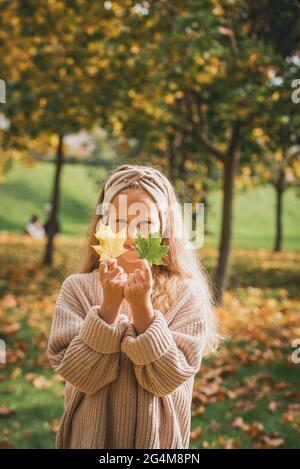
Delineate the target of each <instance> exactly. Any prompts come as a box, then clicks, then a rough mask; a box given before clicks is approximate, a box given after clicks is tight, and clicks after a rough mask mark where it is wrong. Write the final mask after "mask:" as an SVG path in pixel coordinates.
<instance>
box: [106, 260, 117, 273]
mask: <svg viewBox="0 0 300 469" xmlns="http://www.w3.org/2000/svg"><path fill="white" fill-rule="evenodd" d="M116 265H117V259H115V258H113V259H108V268H109V270H110V271H112V270H113V269H114V268H115V267H116Z"/></svg>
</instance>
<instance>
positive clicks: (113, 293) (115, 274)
mask: <svg viewBox="0 0 300 469" xmlns="http://www.w3.org/2000/svg"><path fill="white" fill-rule="evenodd" d="M99 279H100V283H101V285H102V289H103V302H102V305H101V308H100V313H101V317H103V319H105V320H107V321H108V322H114V321H115V320H116V318H117V316H118V313H119V310H120V307H121V304H122V302H123V299H124V292H123V286H124V284H125V283H126V281H127V274H126V273H125V272H124V269H123V268H122V267H120V266H118V265H117V260H116V259H108V260H105V261H101V262H100V264H99Z"/></svg>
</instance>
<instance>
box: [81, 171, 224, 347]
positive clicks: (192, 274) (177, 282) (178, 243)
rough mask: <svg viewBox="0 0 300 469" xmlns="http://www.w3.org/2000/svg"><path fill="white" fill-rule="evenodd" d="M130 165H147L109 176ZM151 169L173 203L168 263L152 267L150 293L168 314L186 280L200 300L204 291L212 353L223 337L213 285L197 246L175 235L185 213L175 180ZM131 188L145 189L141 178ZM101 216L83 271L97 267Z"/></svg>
mask: <svg viewBox="0 0 300 469" xmlns="http://www.w3.org/2000/svg"><path fill="white" fill-rule="evenodd" d="M130 168H132V169H135V168H140V169H143V168H145V166H138V165H120V166H118V167H117V168H115V169H114V170H113V171H112V173H111V174H110V175H109V177H110V176H111V175H112V174H115V173H117V172H119V171H122V170H125V169H130ZM152 170H154V171H155V173H156V174H157V176H158V177H160V178H161V179H162V180H163V181H164V183H165V184H166V192H167V197H168V203H169V207H170V210H169V214H168V216H169V217H168V225H169V226H168V238H163V240H162V244H167V245H169V252H168V254H167V256H166V257H165V258H164V264H165V265H153V267H152V274H153V279H154V285H153V290H152V297H151V299H152V304H153V307H154V308H156V309H159V310H160V311H161V312H162V313H163V314H165V313H166V312H167V311H168V310H169V308H170V307H171V306H172V305H173V304H174V302H176V300H177V298H178V297H179V295H180V294H181V293H182V291H183V290H182V288H183V286H184V281H185V280H187V279H190V280H191V281H190V282H189V285H190V288H191V289H192V293H193V294H194V295H195V297H196V298H199V302H200V297H199V291H201V295H202V296H201V303H203V292H204V294H205V302H206V306H205V309H206V311H205V315H206V317H205V319H206V324H207V330H206V333H207V340H206V349H205V355H209V354H211V353H215V352H216V351H217V348H218V345H219V341H220V339H222V337H221V335H220V334H219V331H218V321H217V317H216V313H215V300H214V296H213V293H212V290H213V287H212V285H211V284H210V281H209V278H208V275H207V273H206V270H205V269H204V267H203V265H202V263H201V262H200V259H199V255H198V254H197V251H196V249H187V248H186V246H187V243H188V242H189V241H188V239H187V238H185V236H183V237H175V236H174V233H175V226H176V224H178V217H181V219H180V222H182V214H181V211H174V210H172V207H174V206H175V205H176V203H177V205H178V204H179V201H178V199H177V196H176V194H175V191H174V189H173V186H172V184H171V183H170V181H169V180H168V179H167V178H166V177H165V176H164V174H163V173H162V172H161V171H160V170H159V169H156V168H152ZM107 180H108V177H107V178H106V181H107ZM106 181H104V183H103V187H102V190H101V192H100V194H99V197H98V200H97V204H96V207H97V206H98V205H99V204H101V203H102V202H103V199H104V186H105V183H106ZM132 188H137V189H141V190H144V189H142V188H141V187H140V185H139V183H138V181H135V182H133V183H132V184H131V185H130V186H129V187H128V189H132ZM100 219H101V215H99V214H97V213H96V210H94V213H93V215H92V217H91V221H90V224H89V227H88V231H87V235H86V239H85V243H84V247H83V249H84V253H83V258H82V262H81V264H80V266H79V272H80V273H88V272H92V271H93V270H95V269H96V268H98V261H99V256H98V254H97V253H96V251H95V250H94V249H93V248H92V247H91V245H93V244H95V243H96V244H97V243H98V240H97V239H96V238H95V236H94V234H95V232H96V228H97V225H98V223H99V220H100Z"/></svg>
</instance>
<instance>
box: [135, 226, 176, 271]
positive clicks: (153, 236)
mask: <svg viewBox="0 0 300 469" xmlns="http://www.w3.org/2000/svg"><path fill="white" fill-rule="evenodd" d="M161 241H162V238H161V236H160V234H159V233H150V235H149V236H148V237H147V238H144V237H143V236H141V234H140V233H138V234H137V237H136V238H135V240H134V248H135V250H136V252H137V254H138V256H139V258H140V259H147V261H148V262H149V265H150V267H151V266H152V264H155V265H164V262H163V260H162V259H163V258H164V257H165V256H166V255H167V253H168V251H169V246H165V245H161Z"/></svg>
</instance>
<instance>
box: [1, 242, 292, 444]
mask: <svg viewBox="0 0 300 469" xmlns="http://www.w3.org/2000/svg"><path fill="white" fill-rule="evenodd" d="M81 242H82V241H81V239H76V238H66V237H63V236H59V237H57V240H56V252H55V258H54V263H53V266H52V267H47V268H45V267H44V266H43V265H42V263H41V259H42V254H43V249H44V241H39V242H37V241H35V242H32V241H31V240H29V239H27V238H26V237H24V236H18V235H6V234H5V233H3V234H2V235H1V236H0V249H1V255H0V293H1V299H0V331H1V339H4V340H5V342H6V348H7V363H6V364H2V365H0V395H1V402H0V447H2V448H53V447H54V441H55V433H56V431H57V428H58V424H59V419H60V417H61V415H62V412H63V383H64V382H63V379H62V378H60V377H59V376H57V375H55V374H54V373H53V371H52V370H51V367H50V365H49V362H48V359H47V354H46V347H47V338H48V334H49V328H50V324H51V318H52V314H53V307H54V303H55V299H56V297H57V294H58V291H59V288H60V285H61V282H62V281H63V279H64V278H65V277H66V275H68V274H69V273H72V272H73V271H74V269H76V260H77V258H78V253H79V249H80V245H81ZM216 256H217V251H216V250H215V249H212V248H206V249H205V248H204V249H202V250H201V257H202V259H203V262H204V264H205V265H206V266H207V268H208V271H209V273H210V274H212V273H213V269H214V266H215V262H216ZM231 269H232V276H231V281H230V284H229V288H228V291H227V292H226V293H225V295H224V301H223V304H222V306H221V307H219V308H218V315H219V317H220V320H221V323H222V329H223V333H224V335H225V336H226V341H224V343H223V346H222V348H221V349H220V353H219V355H218V356H217V357H214V358H209V359H205V360H204V361H203V363H202V366H201V370H200V372H199V374H198V375H197V376H196V379H195V385H194V391H193V403H192V431H191V445H190V446H191V448H224V447H225V448H276V447H280V448H296V447H300V375H299V371H300V363H298V364H297V363H294V360H293V359H292V354H293V352H294V351H295V349H294V348H293V347H292V343H293V341H294V340H295V339H297V338H298V339H300V323H299V315H300V311H299V309H300V308H299V302H300V291H299V285H300V273H299V272H300V253H297V254H295V253H291V252H289V253H277V254H272V253H269V252H267V251H250V250H236V251H235V252H234V255H233V259H232V268H231ZM298 356H299V354H298Z"/></svg>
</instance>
